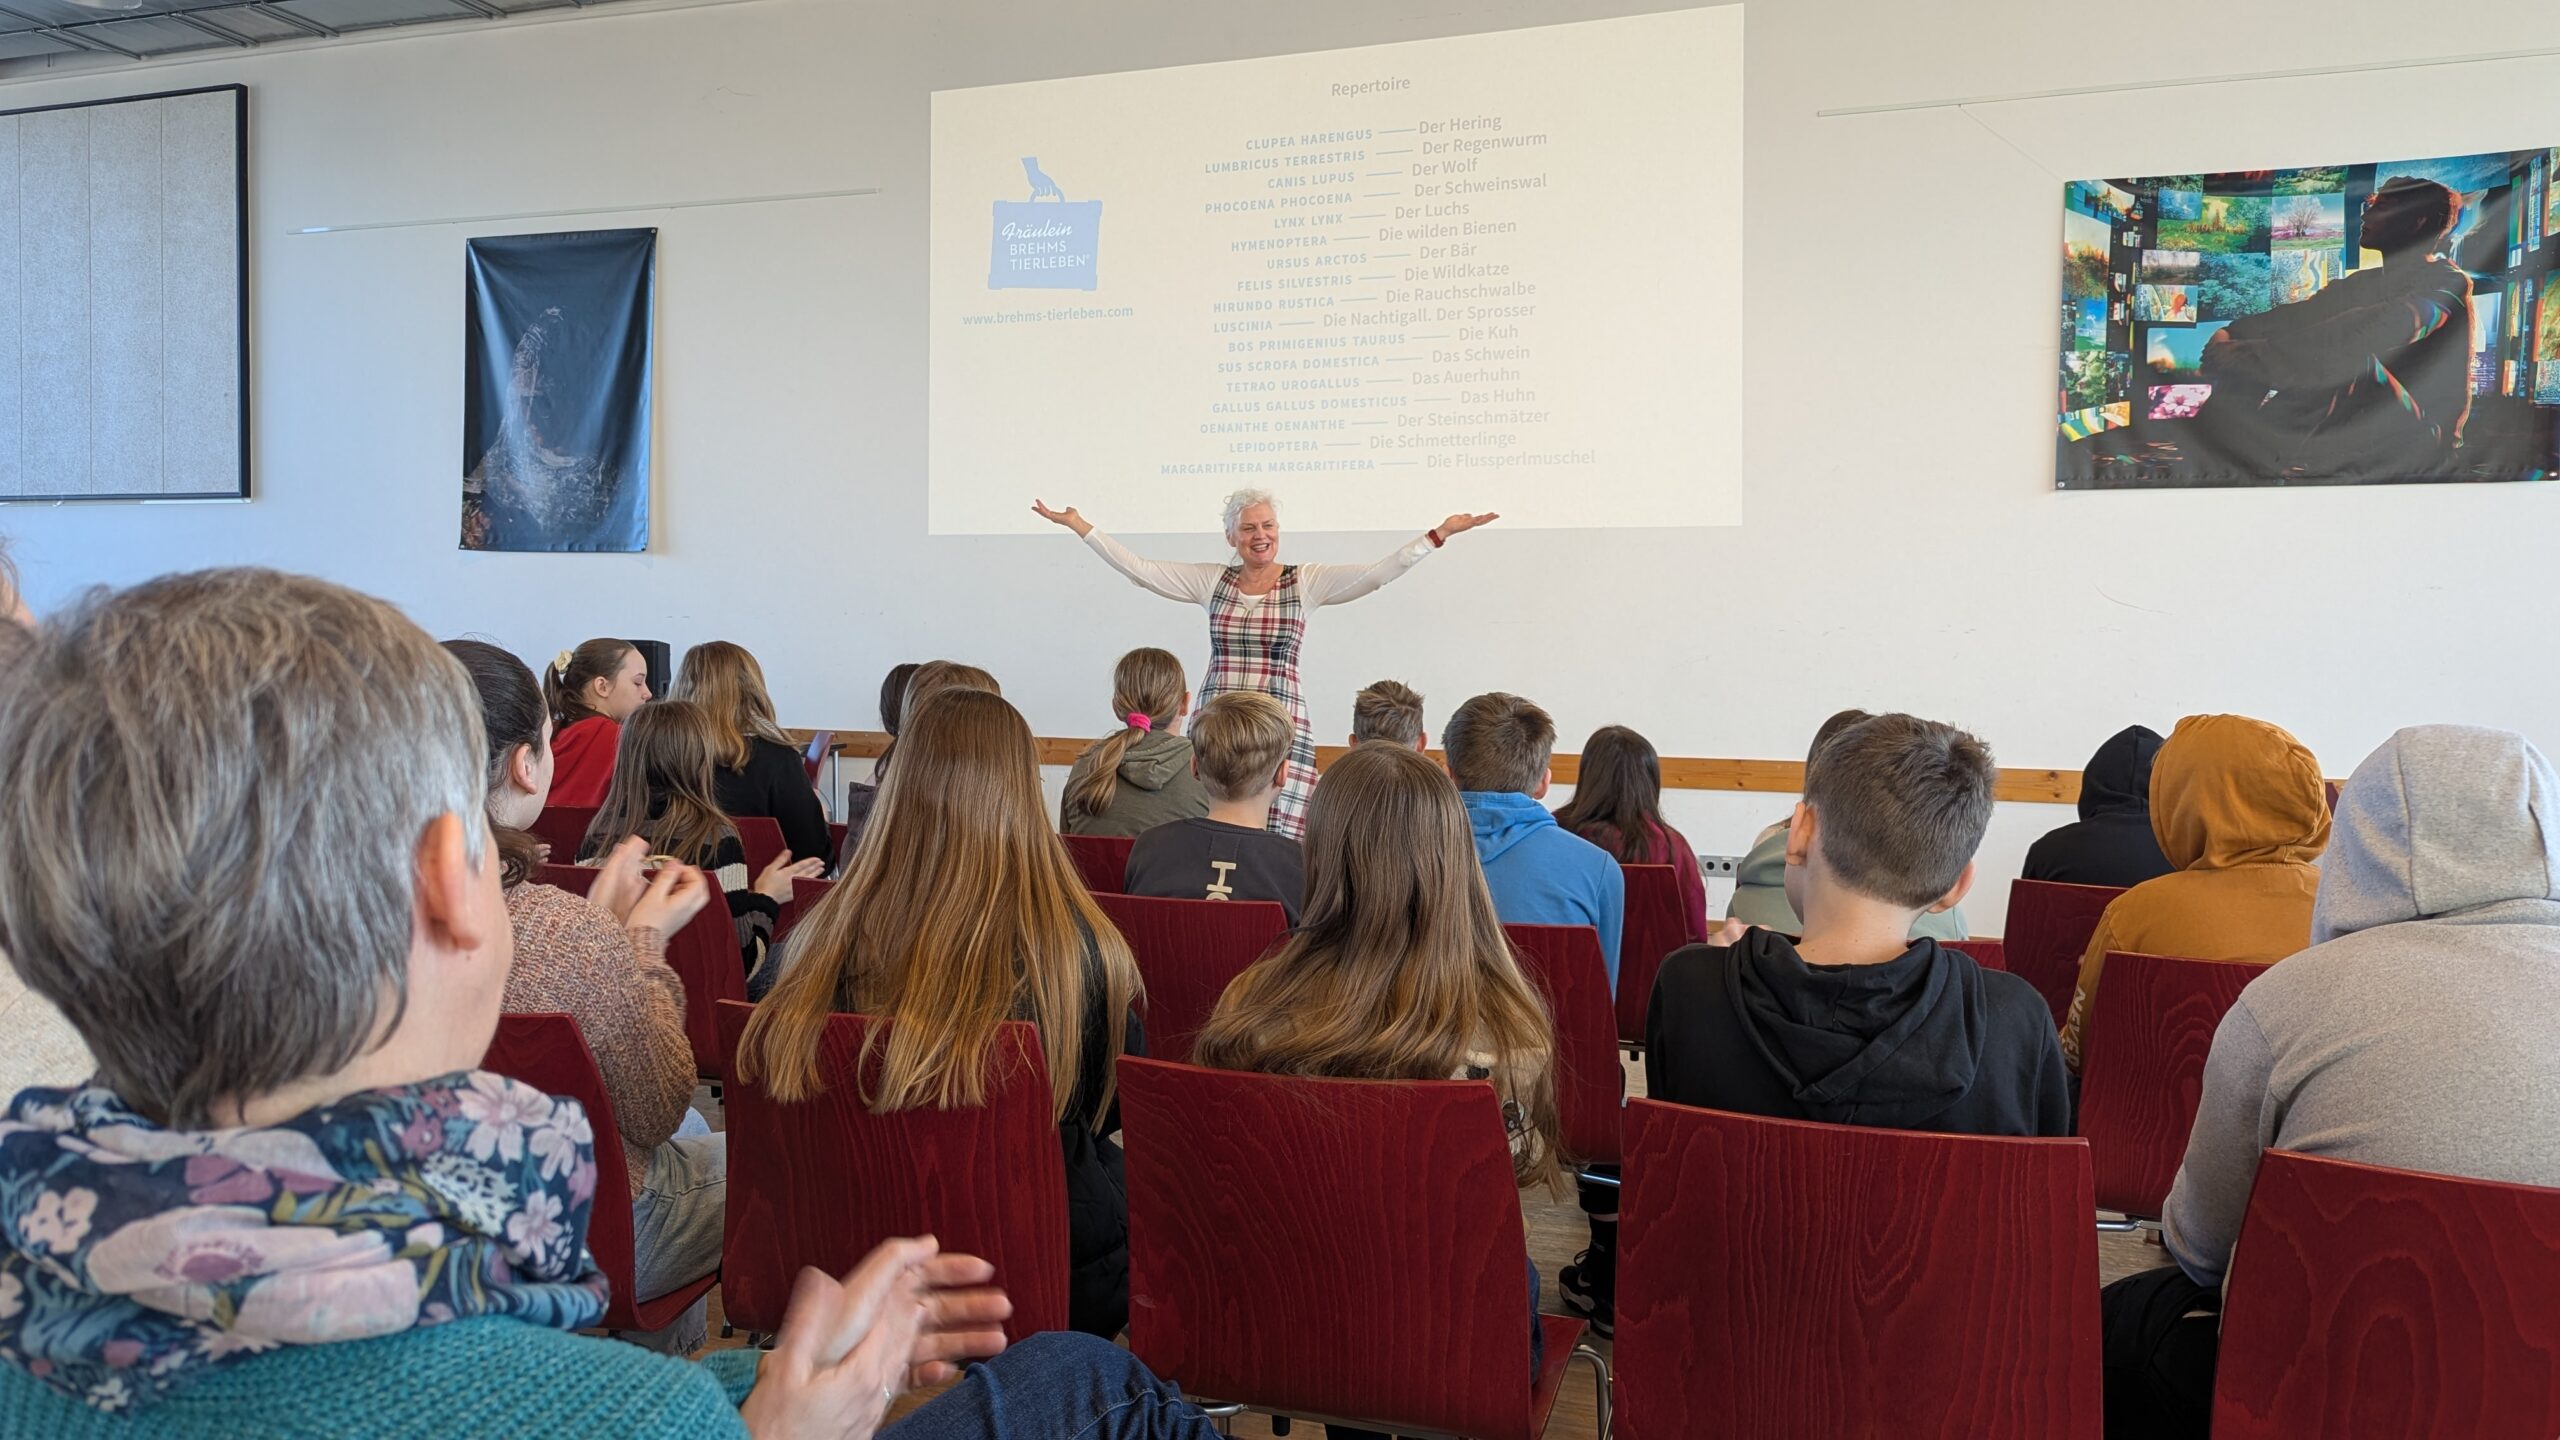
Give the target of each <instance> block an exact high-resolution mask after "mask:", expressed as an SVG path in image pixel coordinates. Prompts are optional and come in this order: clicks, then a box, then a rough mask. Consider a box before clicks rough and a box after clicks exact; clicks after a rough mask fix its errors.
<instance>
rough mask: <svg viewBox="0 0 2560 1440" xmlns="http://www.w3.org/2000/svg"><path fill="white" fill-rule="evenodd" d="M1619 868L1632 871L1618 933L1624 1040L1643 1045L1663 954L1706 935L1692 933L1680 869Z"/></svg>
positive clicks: (1620, 1016)
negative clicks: (1683, 903) (1682, 896)
mask: <svg viewBox="0 0 2560 1440" xmlns="http://www.w3.org/2000/svg"><path fill="white" fill-rule="evenodd" d="M1619 868H1620V869H1622V870H1624V871H1625V872H1626V875H1627V919H1626V924H1625V926H1624V927H1623V928H1622V930H1621V931H1620V933H1619V936H1618V993H1617V1007H1618V1038H1619V1039H1621V1040H1624V1041H1626V1042H1627V1043H1628V1044H1630V1045H1639V1044H1642V1043H1643V1042H1644V1012H1645V1007H1646V1006H1648V1005H1651V1004H1652V1003H1653V977H1654V973H1655V972H1656V971H1658V970H1660V969H1661V968H1662V957H1663V956H1665V955H1668V954H1670V953H1671V952H1672V951H1674V950H1677V949H1679V948H1680V947H1681V946H1683V945H1686V944H1688V943H1689V942H1690V941H1692V940H1702V939H1705V938H1706V937H1705V936H1702V935H1692V934H1690V933H1689V916H1688V912H1687V911H1685V910H1683V909H1682V908H1681V906H1680V872H1679V871H1677V870H1674V869H1672V868H1671V867H1670V866H1668V865H1622V866H1620V867H1619Z"/></svg>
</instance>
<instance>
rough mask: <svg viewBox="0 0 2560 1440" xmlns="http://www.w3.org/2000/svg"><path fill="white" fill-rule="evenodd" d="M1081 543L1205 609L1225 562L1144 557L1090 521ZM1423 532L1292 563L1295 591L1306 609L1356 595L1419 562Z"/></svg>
mask: <svg viewBox="0 0 2560 1440" xmlns="http://www.w3.org/2000/svg"><path fill="white" fill-rule="evenodd" d="M1084 543H1085V544H1087V545H1089V546H1091V547H1092V548H1093V553H1094V554H1096V555H1099V556H1101V557H1102V558H1103V560H1104V562H1105V563H1107V564H1108V565H1110V567H1111V568H1112V569H1114V570H1117V571H1119V572H1120V573H1121V574H1123V575H1126V576H1128V577H1129V581H1130V583H1131V584H1134V585H1137V586H1138V587H1140V588H1141V589H1146V590H1152V591H1154V592H1155V593H1156V594H1158V595H1161V596H1163V597H1164V598H1166V599H1167V600H1181V601H1185V602H1187V603H1189V604H1193V605H1197V606H1199V607H1200V608H1201V609H1202V610H1206V609H1208V608H1209V602H1210V600H1211V599H1212V598H1213V597H1215V595H1216V594H1217V591H1218V578H1219V577H1220V576H1222V575H1224V574H1225V573H1226V570H1227V567H1226V566H1224V565H1218V564H1184V563H1177V562H1173V561H1166V560H1149V559H1147V558H1145V557H1144V556H1141V555H1139V554H1138V553H1137V552H1135V551H1133V550H1131V549H1130V548H1129V547H1128V546H1126V545H1123V544H1121V543H1120V542H1119V541H1117V540H1114V539H1112V538H1111V537H1110V536H1108V535H1105V534H1104V533H1102V527H1101V526H1099V525H1096V526H1094V527H1093V528H1092V529H1090V530H1088V531H1086V532H1085V537H1084ZM1433 548H1434V547H1433V545H1432V543H1431V537H1430V535H1428V534H1422V535H1417V536H1415V537H1413V539H1411V540H1409V541H1407V542H1405V543H1404V544H1403V545H1402V546H1400V547H1398V548H1397V549H1396V550H1394V551H1393V552H1391V553H1390V554H1388V555H1387V557H1386V558H1385V559H1382V560H1378V561H1374V562H1372V563H1370V564H1367V565H1301V566H1299V567H1298V595H1299V598H1300V600H1301V601H1303V602H1304V603H1305V605H1306V606H1307V608H1308V609H1311V610H1312V609H1314V608H1315V607H1317V606H1319V605H1340V604H1343V603H1344V602H1346V601H1351V600H1357V599H1359V598H1360V597H1361V596H1363V595H1366V594H1368V593H1369V592H1370V591H1372V590H1375V589H1377V588H1378V587H1379V586H1381V585H1384V584H1386V583H1387V582H1388V581H1390V580H1393V579H1395V578H1396V577H1397V576H1399V575H1402V574H1403V573H1404V572H1406V571H1407V570H1410V569H1412V568H1413V567H1414V566H1415V565H1417V564H1419V563H1420V562H1421V560H1422V557H1423V556H1425V555H1428V554H1430V553H1431V552H1432V550H1433ZM1264 598H1265V597H1263V596H1260V595H1245V594H1241V593H1239V594H1238V595H1237V596H1236V601H1237V603H1238V604H1240V605H1242V606H1243V607H1244V608H1245V609H1247V610H1254V609H1258V608H1260V606H1261V604H1262V602H1263V599H1264Z"/></svg>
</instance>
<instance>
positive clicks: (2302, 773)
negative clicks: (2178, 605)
mask: <svg viewBox="0 0 2560 1440" xmlns="http://www.w3.org/2000/svg"><path fill="white" fill-rule="evenodd" d="M2151 830H2152V833H2153V834H2154V835H2156V836H2158V837H2159V840H2160V853H2161V854H2163V855H2165V856H2167V857H2168V859H2169V863H2170V864H2171V865H2173V866H2176V867H2177V869H2176V871H2175V872H2174V873H2172V874H2168V875H2163V876H2161V877H2160V878H2158V879H2156V880H2146V881H2144V882H2142V883H2141V884H2139V885H2136V886H2134V887H2133V888H2132V889H2130V890H2127V891H2126V892H2125V893H2123V894H2122V895H2119V896H2117V897H2116V898H2115V902H2114V903H2113V904H2111V905H2109V906H2107V911H2106V913H2105V914H2104V915H2101V916H2099V917H2098V930H2097V933H2096V934H2094V935H2092V936H2090V937H2089V948H2088V949H2087V950H2085V951H2083V952H2082V953H2081V956H2080V983H2079V984H2078V985H2077V986H2076V987H2075V988H2074V989H2073V990H2072V993H2071V1010H2070V1013H2069V1014H2068V1015H2067V1016H2066V1017H2065V1018H2064V1020H2063V1022H2062V1054H2063V1058H2064V1059H2066V1060H2068V1061H2069V1062H2070V1063H2071V1068H2072V1069H2073V1070H2074V1071H2075V1072H2076V1071H2078V1070H2079V1068H2080V1037H2081V1034H2082V1027H2083V1026H2084V1025H2086V1024H2087V1022H2088V1015H2089V1005H2090V1002H2091V1001H2092V1000H2093V999H2094V998H2095V997H2096V995H2097V993H2098V975H2099V972H2100V971H2101V970H2102V969H2104V968H2105V965H2106V960H2107V952H2108V951H2110V950H2123V951H2130V952H2137V953H2141V954H2147V955H2181V956H2185V957H2187V958H2188V959H2192V960H2236V961H2243V962H2246V963H2248V964H2252V965H2273V964H2274V963H2276V962H2277V961H2279V960H2281V959H2283V958H2284V957H2286V956H2287V955H2291V954H2292V953H2294V952H2295V951H2297V950H2300V949H2302V948H2303V947H2304V946H2306V945H2308V944H2310V943H2311V902H2312V899H2313V897H2314V896H2316V895H2317V894H2318V893H2319V890H2320V868H2319V866H2318V865H2317V864H2316V863H2314V862H2316V861H2318V860H2319V858H2320V852H2321V851H2322V850H2323V849H2325V848H2327V846H2328V844H2329V800H2328V789H2327V786H2326V785H2325V784H2324V783H2323V782H2322V780H2321V778H2320V762H2319V761H2318V760H2316V759H2314V758H2313V757H2312V754H2311V752H2310V750H2308V749H2306V748H2305V747H2304V746H2303V744H2302V742H2301V741H2299V740H2296V739H2294V738H2293V737H2292V736H2291V735H2288V734H2286V733H2285V732H2284V731H2282V730H2279V729H2277V728H2276V727H2275V726H2273V725H2270V724H2268V723H2267V722H2266V721H2264V720H2251V719H2249V718H2248V717H2246V716H2242V715H2190V716H2188V717H2187V718H2186V719H2184V720H2181V721H2179V722H2178V728H2177V729H2175V730H2173V731H2171V732H2169V739H2168V743H2166V744H2164V745H2162V746H2161V747H2160V755H2159V758H2158V759H2156V760H2154V761H2153V762H2152V766H2151Z"/></svg>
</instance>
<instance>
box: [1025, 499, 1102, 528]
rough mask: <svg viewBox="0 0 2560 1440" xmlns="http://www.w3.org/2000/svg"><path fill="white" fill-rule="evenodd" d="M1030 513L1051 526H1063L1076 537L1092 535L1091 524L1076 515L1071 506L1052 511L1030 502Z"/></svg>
mask: <svg viewBox="0 0 2560 1440" xmlns="http://www.w3.org/2000/svg"><path fill="white" fill-rule="evenodd" d="M1031 513H1032V514H1034V515H1037V516H1039V517H1040V518H1041V519H1043V520H1046V521H1048V522H1049V523H1050V524H1052V525H1064V526H1066V527H1067V528H1068V529H1070V530H1073V531H1074V532H1076V533H1077V534H1078V535H1090V534H1092V533H1093V522H1092V521H1090V520H1087V519H1086V518H1084V517H1083V516H1082V515H1079V514H1077V513H1076V507H1074V506H1073V505H1070V506H1068V507H1067V508H1066V509H1064V510H1052V509H1050V508H1049V507H1048V506H1046V505H1043V504H1041V503H1040V502H1039V501H1037V500H1034V501H1032V502H1031Z"/></svg>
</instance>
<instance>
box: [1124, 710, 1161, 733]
mask: <svg viewBox="0 0 2560 1440" xmlns="http://www.w3.org/2000/svg"><path fill="white" fill-rule="evenodd" d="M1129 728H1130V729H1132V730H1144V731H1146V732H1147V733H1148V734H1150V735H1153V734H1154V733H1156V722H1154V721H1153V720H1150V719H1148V718H1147V717H1146V715H1145V713H1144V712H1142V711H1137V710H1132V711H1130V712H1129Z"/></svg>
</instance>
